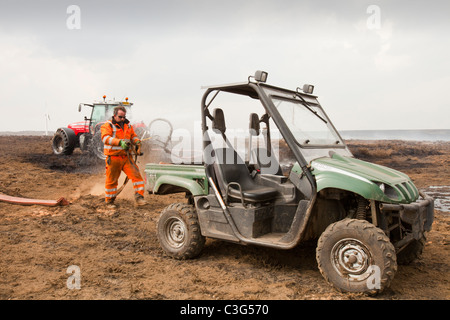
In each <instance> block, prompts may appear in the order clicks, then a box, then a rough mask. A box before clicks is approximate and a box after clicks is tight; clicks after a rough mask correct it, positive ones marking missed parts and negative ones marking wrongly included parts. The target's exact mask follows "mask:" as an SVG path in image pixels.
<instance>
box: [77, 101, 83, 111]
mask: <svg viewBox="0 0 450 320" xmlns="http://www.w3.org/2000/svg"><path fill="white" fill-rule="evenodd" d="M82 106H83V104H82V103H80V104H79V105H78V112H81V107H82Z"/></svg>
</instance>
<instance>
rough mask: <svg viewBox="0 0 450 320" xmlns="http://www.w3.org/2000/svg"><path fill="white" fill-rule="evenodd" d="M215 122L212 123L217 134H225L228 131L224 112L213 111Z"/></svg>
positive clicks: (220, 110)
mask: <svg viewBox="0 0 450 320" xmlns="http://www.w3.org/2000/svg"><path fill="white" fill-rule="evenodd" d="M213 118H214V119H213V121H212V129H213V131H214V132H216V133H225V130H226V129H227V128H226V127H225V116H224V114H223V110H222V109H219V108H216V109H214V110H213Z"/></svg>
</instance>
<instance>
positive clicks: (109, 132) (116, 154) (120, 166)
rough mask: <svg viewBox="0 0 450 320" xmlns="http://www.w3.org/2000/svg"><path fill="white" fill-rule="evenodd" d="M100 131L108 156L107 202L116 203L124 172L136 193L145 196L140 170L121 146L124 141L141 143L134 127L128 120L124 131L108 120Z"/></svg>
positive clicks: (124, 125)
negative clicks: (121, 175)
mask: <svg viewBox="0 0 450 320" xmlns="http://www.w3.org/2000/svg"><path fill="white" fill-rule="evenodd" d="M100 130H101V133H102V141H103V143H104V146H105V149H104V153H105V155H106V181H105V201H106V202H108V201H114V199H115V198H116V196H117V185H118V181H119V176H120V173H121V172H122V171H123V172H125V174H126V175H127V177H128V178H129V179H130V180H131V181H132V183H133V188H134V192H135V193H136V194H140V195H142V196H143V195H144V190H145V187H144V180H143V179H142V176H141V173H140V172H139V168H138V166H137V165H136V163H135V162H134V160H133V159H132V157H131V156H129V155H128V153H127V151H126V150H123V149H122V147H120V145H119V144H120V140H122V139H129V140H130V141H131V142H132V143H136V142H137V141H139V139H138V137H137V135H136V133H135V132H134V129H133V127H132V126H131V125H129V123H128V120H126V121H125V122H124V124H123V129H122V128H121V127H120V125H119V124H117V123H115V121H111V120H108V121H107V122H106V123H105V124H103V125H102V127H101V128H100Z"/></svg>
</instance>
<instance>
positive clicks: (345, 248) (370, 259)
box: [316, 219, 397, 295]
mask: <svg viewBox="0 0 450 320" xmlns="http://www.w3.org/2000/svg"><path fill="white" fill-rule="evenodd" d="M316 259H317V263H318V267H319V270H320V273H321V274H322V275H323V277H324V278H325V280H327V282H329V283H330V284H331V285H333V286H334V287H335V288H336V289H338V290H339V291H341V292H355V293H356V292H358V293H367V294H371V295H372V294H377V293H379V292H381V291H383V290H384V289H385V288H387V287H389V285H390V283H391V281H392V279H393V278H394V275H395V273H396V272H397V257H396V254H395V248H394V246H393V245H392V243H391V242H390V241H389V238H388V237H387V236H386V234H385V233H384V232H383V231H382V230H381V229H379V228H377V227H375V226H374V225H373V224H371V223H369V222H368V221H365V220H356V219H344V220H341V221H338V222H335V223H332V224H330V225H329V226H328V227H327V229H326V230H325V231H324V232H323V233H322V235H321V236H320V238H319V241H318V244H317V249H316Z"/></svg>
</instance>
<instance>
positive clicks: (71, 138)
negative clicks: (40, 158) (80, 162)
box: [52, 128, 77, 155]
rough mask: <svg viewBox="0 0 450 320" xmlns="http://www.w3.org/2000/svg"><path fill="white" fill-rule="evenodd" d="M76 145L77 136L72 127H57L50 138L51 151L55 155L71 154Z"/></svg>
mask: <svg viewBox="0 0 450 320" xmlns="http://www.w3.org/2000/svg"><path fill="white" fill-rule="evenodd" d="M76 145H77V136H76V135H75V132H74V131H73V130H72V129H69V128H59V129H58V130H56V132H55V134H54V135H53V139H52V149H53V153H54V154H57V155H62V154H65V155H71V154H72V153H73V150H74V149H75V147H76Z"/></svg>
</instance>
